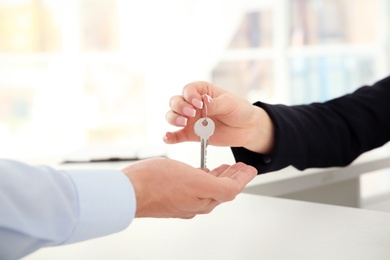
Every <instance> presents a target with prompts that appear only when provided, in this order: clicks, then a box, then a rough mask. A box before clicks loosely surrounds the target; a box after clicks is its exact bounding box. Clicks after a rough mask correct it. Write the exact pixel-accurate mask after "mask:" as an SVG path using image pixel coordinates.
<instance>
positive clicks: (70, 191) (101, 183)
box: [0, 160, 136, 259]
mask: <svg viewBox="0 0 390 260" xmlns="http://www.w3.org/2000/svg"><path fill="white" fill-rule="evenodd" d="M135 209H136V200H135V193H134V190H133V186H132V184H131V182H130V181H129V179H128V178H127V177H126V176H125V175H124V173H122V172H121V171H119V170H55V169H52V168H50V167H45V166H37V167H33V166H30V165H26V164H23V163H20V162H16V161H12V160H0V259H19V258H21V257H23V256H25V255H27V254H30V253H32V252H34V251H35V250H37V249H39V248H41V247H46V246H54V245H62V244H68V243H73V242H78V241H83V240H87V239H91V238H95V237H100V236H104V235H108V234H112V233H115V232H119V231H121V230H123V229H125V228H126V227H127V226H128V225H129V224H130V223H131V221H132V220H133V218H134V215H135Z"/></svg>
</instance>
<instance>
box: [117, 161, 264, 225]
mask: <svg viewBox="0 0 390 260" xmlns="http://www.w3.org/2000/svg"><path fill="white" fill-rule="evenodd" d="M122 171H123V172H124V173H125V174H126V175H127V177H128V178H129V179H130V181H131V183H132V185H133V187H134V190H135V194H136V200H137V203H136V204H137V209H136V217H155V218H192V217H194V216H195V215H197V214H206V213H209V212H211V211H212V210H213V209H214V208H215V207H216V206H217V205H219V204H221V203H223V202H226V201H230V200H233V199H234V198H235V197H236V195H237V194H239V193H240V192H241V191H242V190H243V189H244V187H245V186H246V185H247V184H248V183H249V182H250V181H251V180H252V179H253V178H254V177H255V176H256V175H257V170H256V169H255V168H253V167H252V166H248V165H246V164H244V163H236V164H234V165H232V166H229V165H221V166H219V167H217V168H216V169H213V170H211V171H210V172H206V171H203V170H201V169H198V168H194V167H192V166H189V165H187V164H185V163H182V162H179V161H175V160H171V159H168V158H153V159H147V160H142V161H139V162H137V163H134V164H131V165H129V166H127V167H126V168H124V169H123V170H122Z"/></svg>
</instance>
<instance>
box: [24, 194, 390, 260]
mask: <svg viewBox="0 0 390 260" xmlns="http://www.w3.org/2000/svg"><path fill="white" fill-rule="evenodd" d="M46 259H88V260H89V259H94V260H99V259H104V260H106V259H113V260H114V259H115V260H121V259H129V260H132V259H147V260H153V259H158V260H164V259H167V260H168V259H169V260H176V259H179V260H182V259H185V260H191V259H194V260H200V259H201V260H207V259H213V260H215V259H223V260H229V259H232V260H251V259H256V260H258V259H266V260H274V259H283V260H284V259H289V260H291V259H299V260H306V259H316V260H318V259H326V260H329V259H354V260H358V259H367V260H373V259H374V260H376V259H390V213H385V212H376V211H369V210H362V209H355V208H347V207H340V206H333V205H325V204H315V203H310V202H302V201H295V200H286V199H280V198H271V197H263V196H258V195H249V194H240V195H239V196H238V197H237V198H236V199H235V200H234V201H232V202H229V203H225V204H223V205H220V206H219V207H217V208H216V209H215V210H214V211H213V212H212V213H210V214H209V215H202V216H197V217H195V218H194V219H191V220H181V219H136V220H134V222H133V223H132V224H131V225H130V226H129V227H128V228H127V229H126V230H125V231H123V232H120V233H117V234H114V235H110V236H107V237H103V238H99V239H94V240H90V241H86V242H82V243H78V244H73V245H67V246H61V247H53V248H46V249H41V250H40V251H37V252H35V253H34V254H32V255H30V256H28V257H26V258H25V260H46Z"/></svg>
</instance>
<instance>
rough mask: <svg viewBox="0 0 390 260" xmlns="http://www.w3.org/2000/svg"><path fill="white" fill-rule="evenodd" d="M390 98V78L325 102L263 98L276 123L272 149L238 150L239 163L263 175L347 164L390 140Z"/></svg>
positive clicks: (235, 153)
mask: <svg viewBox="0 0 390 260" xmlns="http://www.w3.org/2000/svg"><path fill="white" fill-rule="evenodd" d="M388 100H390V79H389V78H387V79H384V80H382V81H380V82H378V83H376V84H375V85H374V86H372V87H363V88H360V89H359V90H357V91H356V92H355V93H353V94H349V95H345V96H343V97H340V98H337V99H334V100H330V101H328V102H325V103H314V104H310V105H302V106H291V107H289V106H283V105H269V104H264V103H260V102H258V103H256V105H258V106H260V107H262V108H263V109H265V110H266V111H267V113H268V115H269V116H270V118H271V119H272V121H273V123H274V125H275V140H274V146H273V149H272V151H271V152H270V153H268V154H267V155H263V154H260V153H253V152H250V151H248V150H246V149H244V148H232V150H233V153H234V155H235V158H236V160H237V161H243V162H245V163H248V164H250V165H253V166H256V167H257V169H258V171H259V173H265V172H269V171H275V170H279V169H281V168H284V167H286V166H289V165H292V166H294V167H295V168H297V169H300V170H303V169H306V168H310V167H329V166H345V165H348V164H349V163H351V162H352V161H353V160H354V159H355V158H356V157H357V156H359V155H360V154H362V153H364V152H366V151H369V150H371V149H374V148H376V147H379V146H381V145H383V144H385V143H386V142H387V141H389V139H390V136H389V135H390V120H389V118H390V107H389V106H390V104H389V102H388Z"/></svg>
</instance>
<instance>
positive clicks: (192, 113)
mask: <svg viewBox="0 0 390 260" xmlns="http://www.w3.org/2000/svg"><path fill="white" fill-rule="evenodd" d="M183 113H184V115H186V116H189V117H194V116H195V114H196V110H195V109H193V108H190V107H185V108H184V109H183Z"/></svg>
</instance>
